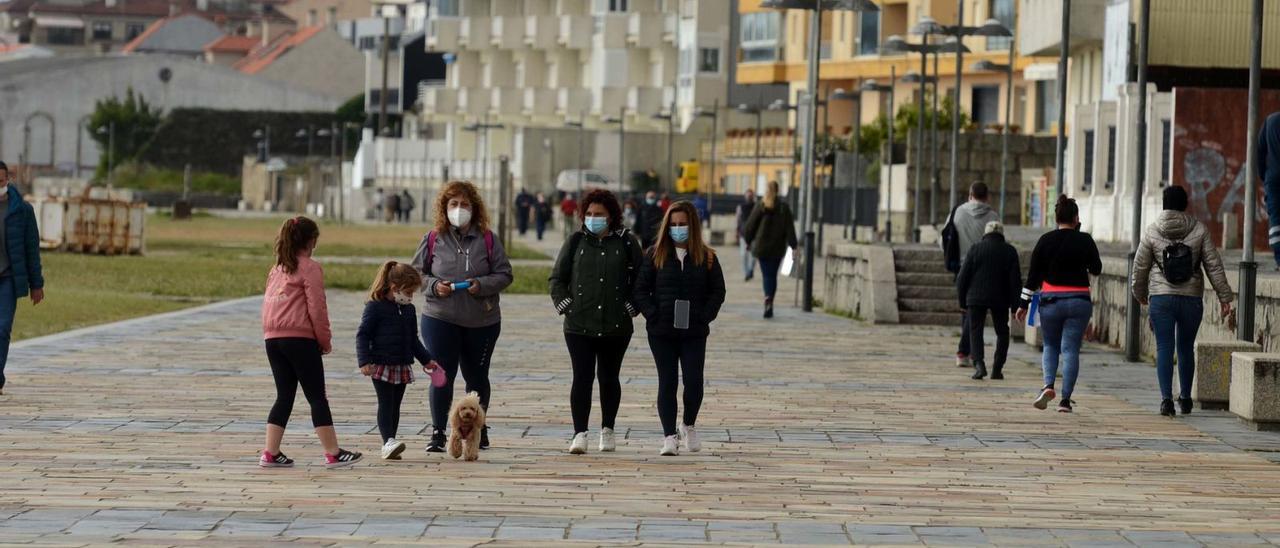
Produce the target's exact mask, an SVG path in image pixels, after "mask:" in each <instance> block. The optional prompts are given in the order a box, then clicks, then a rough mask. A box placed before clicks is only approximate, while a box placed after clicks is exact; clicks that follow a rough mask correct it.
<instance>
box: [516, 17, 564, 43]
mask: <svg viewBox="0 0 1280 548" xmlns="http://www.w3.org/2000/svg"><path fill="white" fill-rule="evenodd" d="M559 33H560V20H559V19H558V18H557V17H556V16H554V15H531V16H529V17H526V18H525V20H524V44H525V45H526V46H529V47H532V48H534V49H543V50H545V49H551V48H553V47H555V45H556V38H557V35H558V34H559Z"/></svg>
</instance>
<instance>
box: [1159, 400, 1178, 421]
mask: <svg viewBox="0 0 1280 548" xmlns="http://www.w3.org/2000/svg"><path fill="white" fill-rule="evenodd" d="M1160 414H1161V415H1164V416H1166V417H1172V416H1174V415H1176V414H1177V413H1174V411H1173V400H1169V399H1165V400H1160Z"/></svg>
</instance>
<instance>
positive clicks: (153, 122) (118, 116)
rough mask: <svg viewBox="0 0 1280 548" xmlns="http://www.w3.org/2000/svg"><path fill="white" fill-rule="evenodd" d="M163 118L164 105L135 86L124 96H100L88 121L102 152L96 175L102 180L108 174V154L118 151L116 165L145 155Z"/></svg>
mask: <svg viewBox="0 0 1280 548" xmlns="http://www.w3.org/2000/svg"><path fill="white" fill-rule="evenodd" d="M161 121H163V113H162V112H161V111H160V109H159V108H155V107H152V106H151V105H150V104H149V103H147V99H146V98H145V97H142V96H141V95H138V94H135V93H134V92H133V88H132V87H130V88H129V89H128V90H127V91H126V92H125V96H124V99H121V98H119V97H114V96H113V97H109V98H106V99H101V100H99V101H98V102H97V103H96V104H95V105H94V108H93V114H91V115H90V116H89V123H88V131H89V135H90V137H92V138H93V140H94V141H97V142H98V149H99V151H100V152H101V154H100V155H99V158H98V170H97V173H96V177H97V178H98V179H99V180H101V179H103V178H104V177H105V176H106V174H107V161H108V155H114V158H111V162H112V163H113V164H114V165H115V166H119V165H121V164H125V163H131V162H133V161H135V160H137V159H138V158H139V157H141V156H142V153H143V152H145V151H146V149H147V147H148V146H149V145H150V144H151V141H152V139H154V138H155V135H156V128H158V127H159V126H160V122H161ZM113 134H114V138H113ZM113 141H114V142H113Z"/></svg>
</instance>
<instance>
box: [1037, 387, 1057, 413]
mask: <svg viewBox="0 0 1280 548" xmlns="http://www.w3.org/2000/svg"><path fill="white" fill-rule="evenodd" d="M1057 396H1058V394H1057V393H1056V392H1054V391H1053V390H1045V391H1043V392H1041V393H1040V395H1039V396H1036V401H1034V402H1032V403H1031V405H1034V406H1035V408H1036V409H1048V408H1049V402H1051V401H1053V398H1055V397H1057Z"/></svg>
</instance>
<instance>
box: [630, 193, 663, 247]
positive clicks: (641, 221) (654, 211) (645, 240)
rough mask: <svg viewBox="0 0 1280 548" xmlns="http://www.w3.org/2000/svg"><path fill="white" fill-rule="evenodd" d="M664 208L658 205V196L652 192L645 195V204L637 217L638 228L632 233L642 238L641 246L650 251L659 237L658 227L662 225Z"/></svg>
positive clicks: (634, 228)
mask: <svg viewBox="0 0 1280 548" xmlns="http://www.w3.org/2000/svg"><path fill="white" fill-rule="evenodd" d="M662 214H663V210H662V207H661V206H659V205H658V194H657V193H656V192H654V191H652V190H650V191H649V192H646V193H645V195H644V203H643V204H640V211H639V214H638V215H636V226H634V227H632V232H634V233H635V234H636V236H637V237H639V238H640V244H641V245H643V246H644V247H645V249H648V248H649V247H650V246H652V245H653V243H654V241H655V240H656V239H657V236H658V225H660V224H662Z"/></svg>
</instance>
